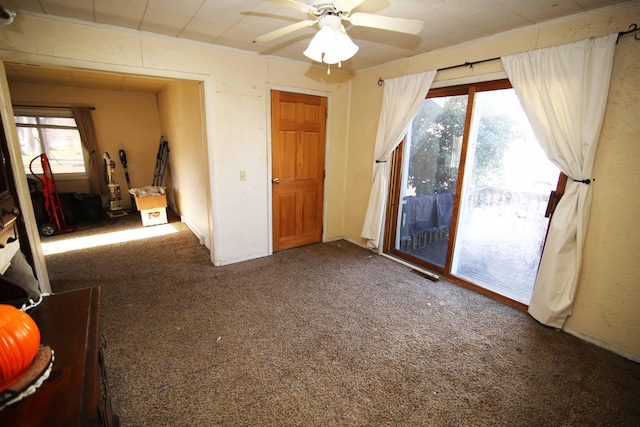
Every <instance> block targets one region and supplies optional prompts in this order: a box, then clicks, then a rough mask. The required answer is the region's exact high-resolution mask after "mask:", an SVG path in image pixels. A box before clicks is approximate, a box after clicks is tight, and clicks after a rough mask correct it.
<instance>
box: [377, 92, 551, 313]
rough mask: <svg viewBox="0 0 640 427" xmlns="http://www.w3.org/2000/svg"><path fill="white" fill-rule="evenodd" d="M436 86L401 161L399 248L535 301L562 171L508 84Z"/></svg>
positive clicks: (453, 273)
mask: <svg viewBox="0 0 640 427" xmlns="http://www.w3.org/2000/svg"><path fill="white" fill-rule="evenodd" d="M432 92H434V93H430V95H429V97H428V98H427V99H425V101H424V103H423V105H422V107H421V109H420V111H419V113H418V114H417V116H416V118H415V120H414V121H413V125H412V128H411V131H410V132H409V134H408V135H407V137H406V139H405V142H404V143H403V144H402V146H401V147H402V150H403V151H402V156H399V157H400V158H401V159H402V161H399V162H397V163H396V164H395V167H396V168H399V169H400V171H399V172H398V175H399V177H400V179H398V180H397V184H395V185H396V186H397V187H398V188H396V189H392V191H391V194H393V195H394V196H393V197H397V200H396V202H397V205H396V206H398V208H397V211H396V212H394V213H393V214H392V215H390V218H391V220H392V221H393V223H392V224H388V226H390V227H393V228H394V230H393V231H394V232H392V233H390V234H388V235H389V236H393V246H392V248H391V250H390V252H392V253H393V254H395V255H397V256H401V257H403V258H406V259H408V260H410V261H412V262H415V263H418V264H421V265H424V266H426V267H428V268H430V269H433V270H435V271H437V272H440V273H441V274H444V275H445V276H450V277H453V278H457V279H460V280H463V281H465V282H468V283H470V284H473V285H476V286H479V287H482V288H484V289H487V290H488V291H490V292H493V293H497V294H499V295H503V296H505V297H507V298H509V299H512V300H515V301H518V302H521V303H523V304H528V303H529V300H530V298H531V292H532V289H533V283H534V281H535V276H536V272H537V267H538V263H539V260H540V255H541V251H542V245H543V242H544V238H545V235H546V229H547V224H548V218H546V217H545V209H546V206H547V201H548V199H549V194H550V192H551V190H554V189H555V185H556V182H557V181H558V176H559V170H558V169H557V168H556V167H555V166H553V165H552V164H551V162H549V161H548V160H547V158H546V156H545V155H544V153H542V150H541V149H540V147H539V145H538V143H537V141H536V140H535V137H534V135H533V132H532V131H531V128H530V126H529V123H528V121H527V119H526V116H525V115H524V112H523V111H522V109H521V107H520V104H519V102H518V100H517V98H516V95H515V93H514V91H513V90H512V89H510V87H509V85H508V82H499V83H490V84H485V85H474V86H466V87H458V88H453V89H448V90H442V91H440V92H439V93H438V92H437V91H432Z"/></svg>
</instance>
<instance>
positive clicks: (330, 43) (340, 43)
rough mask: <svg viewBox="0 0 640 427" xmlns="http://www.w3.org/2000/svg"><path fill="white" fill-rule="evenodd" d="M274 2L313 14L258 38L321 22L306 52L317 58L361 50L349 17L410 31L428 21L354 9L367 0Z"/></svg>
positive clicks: (336, 59) (337, 59) (336, 58)
mask: <svg viewBox="0 0 640 427" xmlns="http://www.w3.org/2000/svg"><path fill="white" fill-rule="evenodd" d="M269 1H271V2H274V3H278V4H282V5H284V6H288V7H292V8H295V9H298V10H300V11H302V12H306V13H308V14H309V15H312V16H313V19H305V20H303V21H300V22H296V23H295V24H291V25H287V26H286V27H282V28H279V29H277V30H275V31H272V32H270V33H267V34H264V35H262V36H260V37H258V38H257V39H256V41H257V42H269V41H272V40H275V39H277V38H279V37H282V36H284V35H287V34H289V33H292V32H294V31H297V30H300V29H302V28H305V27H310V26H312V25H314V24H316V23H318V27H320V31H318V33H317V34H316V35H315V36H314V38H313V40H311V43H310V44H309V47H308V48H307V50H305V51H304V54H305V55H306V56H307V57H309V58H311V59H313V60H314V61H317V62H324V63H327V64H336V63H337V64H339V65H340V63H341V61H345V60H347V59H349V58H351V57H352V56H353V55H355V53H356V52H357V51H358V46H356V45H355V44H354V43H353V42H352V41H351V39H350V38H349V36H348V35H347V31H346V30H345V28H344V26H343V25H342V21H343V20H344V21H347V22H349V23H350V24H351V25H355V26H362V27H370V28H378V29H382V30H388V31H396V32H401V33H407V34H418V33H419V32H420V30H422V26H423V25H424V22H422V21H419V20H417V19H405V18H393V17H390V16H381V15H374V14H371V13H359V12H356V13H351V11H352V10H353V9H355V8H356V7H358V6H359V5H361V4H362V3H364V2H365V1H366V0H333V1H327V0H308V3H309V4H305V3H300V2H298V1H295V0H269Z"/></svg>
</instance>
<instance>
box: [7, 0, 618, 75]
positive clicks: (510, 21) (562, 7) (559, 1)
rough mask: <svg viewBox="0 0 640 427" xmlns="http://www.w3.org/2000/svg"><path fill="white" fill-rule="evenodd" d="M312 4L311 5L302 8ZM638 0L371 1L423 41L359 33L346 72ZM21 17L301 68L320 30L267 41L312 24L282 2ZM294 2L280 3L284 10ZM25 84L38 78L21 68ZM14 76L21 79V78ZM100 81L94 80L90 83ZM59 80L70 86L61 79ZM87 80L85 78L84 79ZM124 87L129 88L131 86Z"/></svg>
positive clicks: (200, 0)
mask: <svg viewBox="0 0 640 427" xmlns="http://www.w3.org/2000/svg"><path fill="white" fill-rule="evenodd" d="M299 1H300V2H301V3H304V2H305V0H299ZM629 1H630V0H367V1H365V2H364V3H363V4H361V5H360V6H358V7H357V8H356V9H355V10H354V12H365V13H373V14H378V15H386V16H392V17H399V18H411V19H420V20H423V21H424V23H425V25H424V28H423V30H422V31H421V32H420V33H419V34H418V35H408V34H402V33H396V32H392V31H385V30H377V29H371V28H365V27H355V26H351V25H350V24H349V23H347V22H344V23H345V27H346V28H347V32H348V33H349V35H350V36H351V38H352V39H353V41H354V42H355V43H356V44H357V45H358V46H360V50H359V52H358V53H357V54H356V56H355V57H353V58H352V59H350V60H348V61H346V62H345V63H344V64H343V68H345V69H347V70H351V71H353V70H360V69H363V68H368V67H371V66H375V65H379V64H383V63H386V62H389V61H393V60H396V59H400V58H404V57H408V56H413V55H416V54H420V53H424V52H428V51H432V50H436V49H442V48H445V47H448V46H453V45H456V44H460V43H464V42H468V41H471V40H475V39H479V38H483V37H488V36H491V35H494V34H498V33H502V32H505V31H509V30H515V29H518V28H522V27H527V26H530V25H535V24H539V23H542V22H545V21H549V20H553V19H558V18H562V17H566V16H569V15H574V14H578V13H583V12H588V11H592V10H595V9H599V8H603V7H607V6H613V5H616V4H620V3H626V2H629ZM0 2H1V4H2V5H3V6H4V7H5V8H7V9H9V10H12V11H14V12H16V13H17V14H20V13H36V14H43V15H46V16H50V17H63V18H70V19H73V20H79V21H88V22H92V23H97V24H105V25H112V26H118V27H123V28H127V29H132V30H139V31H144V32H151V33H157V34H162V35H165V36H169V37H176V38H178V39H188V40H195V41H198V42H204V43H211V44H215V45H220V46H226V47H230V48H234V49H241V50H245V51H251V52H256V53H258V54H263V55H274V56H278V57H283V58H289V59H293V60H298V61H309V62H310V61H311V60H309V59H307V58H306V57H305V56H303V54H302V52H303V51H304V50H305V49H306V47H307V45H308V43H309V41H310V40H311V38H312V36H313V34H315V32H316V31H317V26H313V27H307V28H303V29H301V30H298V31H296V32H294V33H292V34H289V35H287V36H284V37H281V38H279V39H276V40H274V41H271V42H268V43H260V42H254V40H255V39H256V38H257V37H258V36H260V35H262V34H266V33H269V32H271V31H273V30H276V29H278V28H281V27H284V26H286V25H290V24H292V23H295V22H297V21H300V20H304V19H309V18H312V16H309V15H307V14H306V13H304V12H301V11H299V10H296V9H295V8H293V7H287V6H285V5H283V4H279V3H278V2H277V1H263V0H0ZM282 2H285V3H286V0H280V3H282ZM8 71H9V72H13V71H15V73H18V75H19V72H21V73H22V75H23V76H24V78H26V75H27V74H29V72H30V71H33V70H28V69H24V67H20V68H19V69H18V68H15V69H14V70H13V71H12V70H8ZM15 73H14V77H15V76H16V75H17V74H15ZM88 77H92V76H88ZM58 78H62V77H60V76H58ZM78 80H82V77H78ZM119 84H125V82H124V81H122V82H120V83H119Z"/></svg>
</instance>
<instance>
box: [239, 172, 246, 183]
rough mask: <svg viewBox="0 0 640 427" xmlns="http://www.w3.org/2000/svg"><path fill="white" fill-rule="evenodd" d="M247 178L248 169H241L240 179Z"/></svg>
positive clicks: (244, 179)
mask: <svg viewBox="0 0 640 427" xmlns="http://www.w3.org/2000/svg"><path fill="white" fill-rule="evenodd" d="M246 180H247V171H240V181H246Z"/></svg>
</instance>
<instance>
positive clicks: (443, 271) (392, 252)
mask: <svg viewBox="0 0 640 427" xmlns="http://www.w3.org/2000/svg"><path fill="white" fill-rule="evenodd" d="M476 86H481V88H480V90H477V89H478V88H477V87H476ZM461 88H466V89H468V92H467V93H469V94H472V93H473V94H474V95H475V94H476V93H478V92H483V91H491V90H499V89H510V88H512V86H511V83H510V82H509V81H508V79H500V80H490V81H477V82H470V83H465V84H461V85H454V86H448V85H447V86H439V87H436V88H434V87H432V88H431V89H430V90H429V93H428V94H427V96H426V97H425V99H428V98H430V96H429V95H430V94H431V95H433V96H432V97H434V96H450V95H456V94H458V92H459V90H460V89H461ZM433 92H435V95H434V93H433ZM474 100H475V96H474V97H473V98H472V99H471V100H469V103H468V105H467V111H466V116H465V130H464V134H463V138H462V152H461V157H460V165H459V179H458V182H457V184H456V196H455V202H454V207H453V213H452V223H451V231H450V237H449V242H448V247H447V255H446V262H445V266H444V267H443V268H439V267H437V266H434V265H431V264H429V263H425V262H424V261H422V260H420V259H417V258H414V257H412V256H411V255H406V254H402V253H400V251H398V250H397V249H395V238H396V233H397V220H398V210H399V203H400V201H399V200H395V201H393V200H392V197H396V198H398V197H399V194H400V193H399V191H398V189H396V188H392V185H395V184H396V183H397V182H398V180H399V179H401V175H402V168H403V162H402V156H403V155H404V154H405V153H404V148H403V145H404V139H403V141H402V142H401V144H400V145H399V146H398V147H396V149H395V150H394V153H393V155H392V157H391V159H392V161H391V162H390V163H389V164H390V166H391V167H390V177H389V186H388V189H387V190H388V195H389V197H388V198H387V201H386V205H385V209H386V211H385V212H386V217H385V223H384V225H383V233H384V238H385V240H384V242H383V245H382V249H383V251H384V253H385V254H387V255H388V256H389V257H391V258H394V259H400V260H403V261H405V262H407V263H409V264H411V265H416V267H417V268H422V269H427V271H429V270H433V271H435V272H437V273H438V274H439V275H441V276H442V277H444V278H446V279H447V280H450V281H452V282H454V283H457V284H458V285H461V286H463V287H466V288H469V289H472V290H474V291H476V292H478V293H480V294H483V295H486V296H488V297H490V298H492V299H495V300H497V301H500V302H502V303H505V304H507V305H510V306H512V307H515V308H518V309H520V310H523V311H526V310H527V308H528V305H526V304H523V303H521V302H518V301H515V300H512V299H511V298H509V297H506V296H504V295H501V294H498V293H497V292H494V291H492V290H488V289H486V288H484V287H482V286H479V285H476V284H474V283H471V282H469V281H467V280H464V279H462V278H459V277H457V276H454V275H452V274H451V273H450V271H451V262H452V259H453V250H454V245H455V240H456V233H457V226H458V220H459V210H460V203H461V198H462V185H463V181H464V179H465V165H466V161H467V148H468V141H469V130H470V123H471V116H472V114H473V103H474ZM401 150H402V151H403V152H400V151H401ZM396 151H397V152H398V153H396ZM565 184H566V176H565V175H564V174H563V173H562V172H560V174H559V177H558V182H557V186H556V188H555V190H554V191H552V192H551V194H552V195H553V194H556V195H557V196H558V199H557V200H559V198H560V197H562V195H563V194H564V189H565ZM394 210H395V211H394ZM547 210H548V213H549V215H548V216H547V215H545V216H547V218H549V219H548V221H547V231H546V233H545V243H546V234H547V233H548V230H549V224H550V222H551V216H552V215H553V211H554V210H555V205H553V203H552V201H551V200H550V201H549V203H548V207H547ZM387 240H389V241H387ZM543 253H544V244H543ZM541 258H542V254H541ZM431 274H433V273H431ZM431 274H430V275H431Z"/></svg>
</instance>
